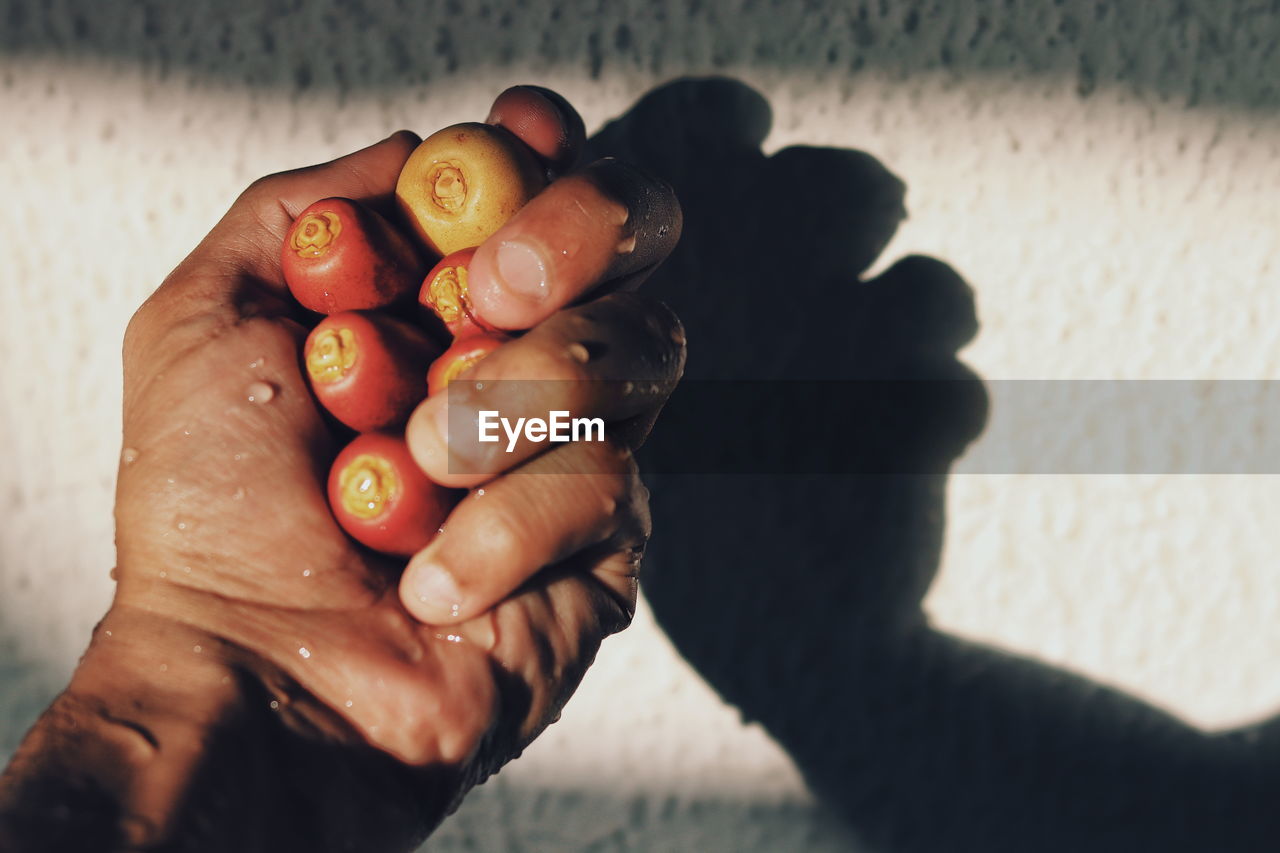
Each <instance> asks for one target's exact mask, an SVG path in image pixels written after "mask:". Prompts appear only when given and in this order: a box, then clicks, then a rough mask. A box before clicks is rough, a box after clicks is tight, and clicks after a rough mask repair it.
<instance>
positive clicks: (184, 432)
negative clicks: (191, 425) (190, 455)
mask: <svg viewBox="0 0 1280 853" xmlns="http://www.w3.org/2000/svg"><path fill="white" fill-rule="evenodd" d="M182 434H183V435H191V430H189V429H184V430H183V431H182Z"/></svg>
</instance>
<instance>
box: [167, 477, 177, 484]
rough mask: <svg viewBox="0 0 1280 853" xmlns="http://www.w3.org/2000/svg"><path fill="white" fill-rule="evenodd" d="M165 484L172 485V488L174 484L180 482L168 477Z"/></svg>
mask: <svg viewBox="0 0 1280 853" xmlns="http://www.w3.org/2000/svg"><path fill="white" fill-rule="evenodd" d="M165 482H167V483H168V484H169V485H171V486H172V485H173V484H174V483H176V482H178V481H177V480H175V479H173V478H172V477H166V478H165Z"/></svg>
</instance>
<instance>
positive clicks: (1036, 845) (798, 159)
mask: <svg viewBox="0 0 1280 853" xmlns="http://www.w3.org/2000/svg"><path fill="white" fill-rule="evenodd" d="M769 124H770V111H769V107H768V104H767V103H766V102H765V101H764V100H763V98H762V97H761V96H759V95H758V94H757V93H755V92H754V91H753V90H751V89H749V88H748V87H746V86H744V85H742V84H739V83H736V82H733V81H730V80H724V79H713V80H687V81H681V82H677V83H674V84H671V85H667V86H664V87H662V88H659V89H657V90H655V91H653V92H652V93H650V94H649V95H648V96H646V97H645V98H644V99H643V100H641V101H640V102H639V103H638V104H637V105H636V106H635V107H634V108H633V109H632V110H631V111H630V112H629V113H628V114H627V115H626V116H624V117H623V118H621V119H619V120H617V121H615V122H613V123H611V124H610V125H608V126H607V127H605V128H604V129H603V130H602V131H601V132H600V133H599V134H598V135H597V136H596V137H595V138H594V139H593V140H592V143H591V147H592V152H591V153H592V154H594V155H596V156H600V155H605V154H610V155H616V156H619V157H622V158H625V159H628V160H630V161H632V162H635V163H637V164H639V165H642V166H644V167H646V168H648V169H650V170H652V171H654V172H656V173H657V174H659V175H662V176H663V177H665V178H667V179H668V180H669V181H670V182H671V183H672V184H673V185H674V186H675V188H676V191H677V193H678V194H679V196H680V198H681V201H682V203H683V204H684V206H685V214H686V220H685V231H684V237H683V239H682V241H681V245H680V247H679V248H678V249H677V251H676V253H675V254H674V255H673V256H672V258H671V259H670V260H669V262H668V263H667V264H666V265H664V267H663V268H662V269H661V270H659V272H658V273H657V274H656V275H655V277H654V278H653V279H652V280H651V282H650V283H649V284H648V285H646V291H647V292H649V293H651V294H655V295H657V296H658V297H659V298H662V299H663V300H665V301H666V302H667V303H668V304H670V305H671V306H672V307H673V308H674V309H675V310H676V312H677V313H678V314H679V315H680V316H681V317H682V319H683V320H684V321H685V323H686V327H687V329H688V337H689V342H690V343H689V347H690V349H689V353H690V354H689V366H688V371H687V373H686V383H685V386H684V387H685V388H689V387H691V386H692V387H693V388H694V391H693V392H692V393H697V388H698V383H697V380H703V379H769V380H806V379H878V380H910V381H913V382H915V381H918V380H952V381H951V382H950V383H944V384H950V385H952V386H954V387H957V388H962V389H966V390H965V392H964V393H959V394H939V395H913V396H912V398H911V403H910V409H909V410H908V411H905V412H902V411H897V412H885V411H877V410H876V408H874V404H875V403H877V402H881V401H880V400H879V399H877V398H874V397H872V398H870V399H868V400H861V399H859V398H858V395H859V393H860V392H859V391H858V389H859V388H860V387H861V384H860V383H849V384H846V385H833V386H832V388H833V389H837V390H838V389H843V391H842V393H847V394H849V395H852V399H849V400H846V401H843V403H842V406H843V411H845V412H846V413H847V415H848V417H847V418H845V419H844V421H843V423H842V424H840V428H839V429H838V430H834V431H833V430H831V429H827V430H823V431H822V432H820V433H819V436H820V439H819V440H822V441H828V442H830V441H833V440H834V441H836V442H840V443H842V444H843V447H840V448H837V447H832V448H831V452H832V455H833V459H839V460H840V466H839V467H838V468H836V469H833V470H842V471H848V470H856V468H855V469H851V468H850V467H848V465H849V461H850V458H851V457H853V458H856V457H857V456H858V455H859V454H864V455H868V456H874V457H875V459H874V460H873V464H871V465H870V466H869V467H871V468H873V469H875V470H879V471H886V472H893V471H899V470H900V471H909V472H911V473H906V474H894V473H884V474H876V475H849V474H845V475H842V476H831V475H808V474H784V473H773V472H771V473H767V474H760V473H756V474H723V473H721V474H689V475H685V474H675V475H662V476H659V477H656V478H652V486H653V512H654V530H655V536H654V539H653V541H652V543H651V549H650V558H649V565H650V567H651V569H650V571H649V572H648V573H647V574H646V577H645V590H646V595H647V597H648V599H649V601H650V603H651V605H652V607H653V610H654V612H655V614H656V617H657V619H658V622H659V623H660V624H661V626H662V627H663V628H664V630H665V631H666V632H667V634H668V635H669V636H670V638H671V639H672V641H673V642H674V643H675V645H676V646H677V647H678V649H679V650H680V651H681V653H682V654H683V655H684V656H685V657H686V658H687V659H688V660H689V661H690V662H691V663H692V664H693V665H694V666H695V667H696V668H697V669H698V671H699V672H700V673H701V674H702V675H703V676H704V677H705V678H706V679H707V681H708V682H710V684H711V685H712V686H713V687H714V688H715V689H716V690H717V691H719V692H720V694H721V695H722V696H723V697H724V698H725V699H726V700H728V701H729V702H731V703H733V704H734V705H736V706H737V707H738V708H740V709H741V710H742V713H743V714H744V716H745V717H746V718H748V719H754V720H758V721H759V722H760V723H761V724H763V725H764V726H765V728H766V729H767V730H768V731H769V732H770V733H771V734H772V735H773V736H774V737H775V738H776V739H777V740H778V741H779V742H780V743H781V744H782V746H783V747H784V748H785V749H786V750H787V751H788V752H789V753H790V754H791V756H792V757H793V758H794V760H795V761H796V763H797V765H798V766H799V767H800V769H801V771H802V772H803V774H804V775H805V777H806V779H807V780H808V782H809V784H810V785H811V786H812V788H813V789H814V791H815V792H816V793H817V794H818V795H819V796H820V797H821V798H822V799H823V800H824V801H825V802H826V803H827V804H829V805H830V806H831V807H832V808H833V809H835V810H836V811H837V812H838V813H840V814H842V815H843V816H844V817H845V818H846V819H847V820H848V821H849V822H850V823H851V825H852V826H853V828H854V830H855V831H856V832H857V833H858V835H859V837H860V838H862V839H863V840H864V841H865V842H866V844H867V846H868V848H869V849H870V850H874V851H884V852H885V853H905V851H929V853H936V851H983V853H995V851H1042V853H1043V852H1044V851H1048V853H1057V851H1061V853H1068V851H1069V852H1070V853H1079V851H1086V850H1087V851H1126V853H1130V851H1135V850H1162V851H1168V850H1198V851H1207V850H1215V851H1227V850H1231V851H1236V850H1255V849H1263V848H1264V847H1265V848H1270V846H1271V845H1272V844H1274V843H1275V839H1276V838H1277V837H1280V809H1273V808H1269V806H1271V805H1274V804H1273V803H1269V802H1268V799H1270V798H1274V797H1276V796H1280V787H1277V784H1276V783H1277V782H1278V781H1280V761H1276V760H1274V759H1273V758H1270V757H1269V752H1270V751H1271V750H1272V749H1273V748H1274V747H1273V746H1270V745H1271V744H1274V743H1275V742H1276V736H1275V734H1273V733H1272V732H1271V731H1269V730H1268V729H1266V728H1259V729H1253V730H1250V731H1240V732H1234V733H1229V734H1226V735H1217V736H1209V735H1205V734H1203V733H1201V732H1199V731H1197V730H1195V729H1192V728H1189V727H1187V726H1185V725H1183V724H1181V723H1179V722H1178V721H1176V720H1174V719H1173V718H1171V717H1169V716H1167V715H1165V714H1163V713H1161V712H1159V711H1157V710H1156V709H1154V708H1152V707H1150V706H1148V705H1146V704H1144V703H1142V702H1140V701H1138V700H1136V699H1134V698H1132V697H1128V696H1126V695H1124V694H1123V693H1121V692H1118V691H1115V690H1111V689H1108V688H1104V687H1102V686H1100V685H1098V684H1095V683H1093V682H1091V681H1089V680H1087V679H1084V678H1079V677H1076V676H1073V675H1070V674H1067V673H1065V672H1062V671H1059V670H1055V669H1053V668H1050V667H1046V666H1043V665H1040V664H1037V663H1035V662H1033V661H1030V660H1027V659H1022V658H1018V657H1016V656H1013V655H1009V654H1004V653H1002V652H1000V651H997V650H995V649H992V648H987V647H983V646H980V645H977V644H972V643H967V642H963V641H961V640H958V639H956V638H954V637H951V636H948V635H945V634H942V633H939V632H936V631H934V630H932V629H931V628H930V627H929V625H928V624H927V622H926V620H925V618H924V615H923V613H922V611H921V600H922V598H923V596H924V594H925V592H926V591H927V589H928V587H929V585H930V583H931V581H932V579H933V576H934V574H935V572H936V570H937V567H938V560H939V554H940V548H941V543H942V536H943V520H944V510H945V490H946V471H947V468H948V467H949V465H950V463H951V462H952V461H953V460H954V459H955V458H956V457H957V456H958V455H959V453H960V452H961V451H962V449H963V447H964V446H965V444H966V443H967V442H969V441H971V440H972V439H973V438H975V437H976V436H977V435H978V434H979V433H980V431H981V429H982V424H983V422H984V419H985V414H986V397H985V394H984V393H983V391H982V387H981V383H980V382H979V381H978V379H977V378H976V377H975V376H973V374H972V373H971V372H969V371H968V369H967V368H965V367H964V366H963V365H962V364H961V363H960V362H959V361H958V360H957V358H956V353H957V351H958V349H959V347H960V346H962V345H963V344H964V343H965V342H967V341H968V340H970V339H971V338H972V337H973V335H974V334H976V331H977V319H976V313H975V307H974V303H973V296H972V292H971V291H970V289H969V287H968V286H967V285H966V284H965V283H964V281H963V280H962V279H961V278H960V277H959V276H958V275H957V274H956V273H955V272H954V271H952V270H951V269H949V268H948V267H947V266H946V265H945V264H943V263H941V262H938V261H935V260H930V259H927V258H921V257H912V258H907V259H904V260H902V261H899V262H898V263H896V264H894V265H893V266H891V267H890V268H889V269H888V270H887V271H885V272H884V273H883V274H881V275H879V276H877V277H875V278H873V279H871V280H867V281H863V280H860V279H859V275H860V274H861V273H862V272H863V271H865V270H866V269H867V268H868V267H869V265H870V264H871V263H872V262H873V260H874V259H875V258H876V256H877V255H878V254H879V253H880V251H881V250H882V249H883V248H884V246H885V244H886V243H887V242H888V240H889V238H890V237H891V236H892V234H893V232H894V230H895V228H896V226H897V224H898V222H899V221H900V219H901V218H902V216H903V204H902V202H903V196H904V187H903V185H902V184H901V182H899V181H898V180H897V179H896V178H894V177H893V176H892V175H891V174H890V173H889V172H888V171H887V170H886V169H885V168H884V167H883V166H881V165H880V164H879V163H878V162H877V161H876V160H875V159H874V158H873V157H870V156H869V155H867V154H863V153H860V152H855V151H847V150H832V149H814V148H790V149H786V150H783V151H780V152H778V153H777V154H775V155H774V156H772V157H766V156H764V155H763V154H762V153H761V151H760V143H761V142H762V140H763V139H764V137H765V135H766V133H767V132H768V129H769ZM788 384H789V383H781V384H779V385H778V386H777V387H779V388H785V387H786V386H787V385H788ZM926 385H928V383H926ZM671 405H672V408H673V409H674V410H676V417H675V419H674V423H672V422H669V421H666V420H664V421H662V422H660V423H659V426H658V429H657V430H656V432H655V434H654V436H653V438H652V440H651V445H652V446H651V448H650V449H649V452H650V453H651V454H652V455H653V456H655V457H657V458H659V459H662V460H668V461H669V460H671V459H675V458H685V459H687V457H680V456H679V454H680V451H681V445H682V444H683V443H686V442H693V443H696V442H700V441H704V440H705V436H706V435H712V436H721V437H722V440H723V441H726V442H729V443H734V442H737V443H740V444H743V445H744V446H750V445H756V446H761V447H766V446H768V447H774V448H776V447H777V445H779V443H799V444H804V443H805V442H810V441H812V440H814V439H813V438H812V437H811V436H808V435H803V434H802V435H795V434H788V433H785V432H779V430H780V429H781V428H782V425H783V424H784V423H786V424H788V425H789V426H793V425H794V424H793V422H791V421H787V420H786V419H785V418H774V417H771V416H770V415H769V413H770V411H771V410H770V409H769V408H768V407H764V408H763V409H762V411H763V412H764V413H765V414H764V416H762V417H758V418H757V417H753V418H749V419H746V420H738V421H726V420H725V419H717V420H715V421H711V422H699V421H698V420H696V419H693V418H688V417H685V418H682V417H680V415H679V411H680V409H681V405H680V402H679V394H677V397H676V398H673V401H672V404H671ZM775 414H776V412H775ZM885 423H890V424H892V427H891V428H889V429H886V428H885V427H884V426H883V424H885ZM926 446H927V447H935V448H942V449H943V450H944V451H945V453H942V454H941V455H940V456H938V458H937V459H936V460H926V464H923V465H922V464H921V459H920V458H919V455H918V454H919V450H920V448H921V447H926ZM720 470H723V469H720ZM805 470H813V469H805ZM992 523H999V520H998V519H993V520H992Z"/></svg>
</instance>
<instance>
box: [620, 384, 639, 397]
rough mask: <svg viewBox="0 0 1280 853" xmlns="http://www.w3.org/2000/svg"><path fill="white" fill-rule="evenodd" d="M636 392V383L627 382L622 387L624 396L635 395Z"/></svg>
mask: <svg viewBox="0 0 1280 853" xmlns="http://www.w3.org/2000/svg"><path fill="white" fill-rule="evenodd" d="M635 390H636V383H634V382H627V383H625V384H624V385H623V386H622V393H623V394H634V393H635Z"/></svg>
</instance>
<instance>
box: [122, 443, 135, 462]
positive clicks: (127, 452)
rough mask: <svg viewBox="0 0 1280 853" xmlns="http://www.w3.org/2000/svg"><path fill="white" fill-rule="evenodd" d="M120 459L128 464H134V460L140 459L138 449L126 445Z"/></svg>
mask: <svg viewBox="0 0 1280 853" xmlns="http://www.w3.org/2000/svg"><path fill="white" fill-rule="evenodd" d="M120 461H121V462H123V463H124V464H126V465H132V464H133V463H134V462H137V461H138V451H136V450H134V449H133V448H132V447H126V448H125V449H124V451H123V452H122V453H121V454H120Z"/></svg>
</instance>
